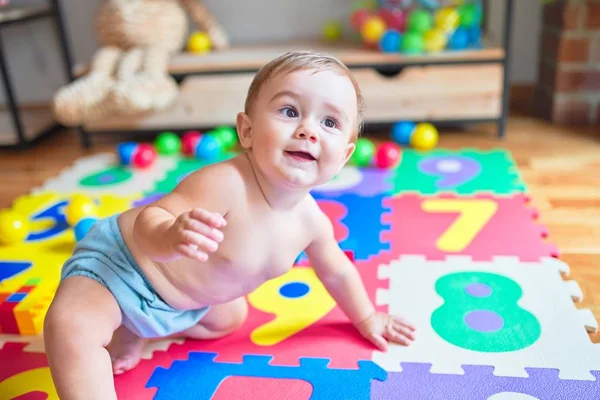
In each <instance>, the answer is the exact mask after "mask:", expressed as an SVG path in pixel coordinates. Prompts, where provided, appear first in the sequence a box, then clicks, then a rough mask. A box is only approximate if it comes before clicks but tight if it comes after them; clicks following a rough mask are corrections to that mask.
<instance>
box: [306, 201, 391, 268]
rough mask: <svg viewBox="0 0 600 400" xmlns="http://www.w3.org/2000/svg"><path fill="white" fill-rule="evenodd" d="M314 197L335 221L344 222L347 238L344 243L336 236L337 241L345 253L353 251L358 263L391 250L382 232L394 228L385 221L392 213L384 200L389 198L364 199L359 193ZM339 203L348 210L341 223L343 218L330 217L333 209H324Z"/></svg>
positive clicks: (343, 240)
mask: <svg viewBox="0 0 600 400" xmlns="http://www.w3.org/2000/svg"><path fill="white" fill-rule="evenodd" d="M314 198H315V200H317V203H318V204H319V205H320V206H321V208H322V209H323V211H324V212H325V213H326V214H327V216H328V217H329V219H330V220H331V221H332V222H334V223H337V222H338V221H341V223H342V224H343V225H344V226H345V227H346V228H347V230H348V234H347V236H346V237H344V238H343V239H341V240H339V239H338V238H337V237H336V240H338V243H339V245H340V247H341V248H342V249H343V250H351V251H352V252H353V253H354V258H355V259H356V260H367V259H369V257H372V256H374V255H377V254H379V253H381V252H383V251H387V250H389V249H390V246H389V243H386V242H384V241H382V240H381V237H382V234H381V232H382V231H385V230H388V229H389V228H390V227H389V224H388V223H387V222H385V221H382V218H381V216H382V215H383V214H386V213H388V212H389V211H390V208H389V207H387V206H386V203H385V201H384V199H385V198H386V197H385V195H377V196H372V197H361V196H358V195H355V194H343V195H340V196H333V195H330V194H325V193H315V194H314ZM335 203H337V204H341V205H343V206H344V207H345V208H346V211H345V213H344V215H343V216H342V218H341V220H340V218H339V215H330V214H329V213H328V212H329V210H328V209H325V208H324V207H323V206H324V205H326V204H335Z"/></svg>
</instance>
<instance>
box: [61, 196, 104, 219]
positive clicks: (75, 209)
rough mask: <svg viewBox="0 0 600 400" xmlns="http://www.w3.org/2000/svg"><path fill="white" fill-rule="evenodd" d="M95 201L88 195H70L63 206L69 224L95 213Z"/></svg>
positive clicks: (96, 209) (96, 210)
mask: <svg viewBox="0 0 600 400" xmlns="http://www.w3.org/2000/svg"><path fill="white" fill-rule="evenodd" d="M97 212H98V208H97V207H96V203H95V202H94V200H92V199H91V198H90V197H89V196H86V195H83V194H76V195H74V196H72V197H71V200H70V201H69V204H67V207H66V208H65V217H66V218H67V223H68V224H69V226H75V225H76V224H77V222H79V221H80V220H82V219H84V218H88V217H93V216H95V215H96V214H97Z"/></svg>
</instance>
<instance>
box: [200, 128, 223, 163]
mask: <svg viewBox="0 0 600 400" xmlns="http://www.w3.org/2000/svg"><path fill="white" fill-rule="evenodd" d="M194 154H195V156H196V158H197V159H199V160H214V159H216V158H217V157H219V154H221V143H220V142H219V140H218V139H217V138H215V137H214V136H213V135H210V134H204V135H202V138H201V139H200V141H198V144H197V145H196V150H195V153H194Z"/></svg>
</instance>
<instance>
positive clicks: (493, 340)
mask: <svg viewBox="0 0 600 400" xmlns="http://www.w3.org/2000/svg"><path fill="white" fill-rule="evenodd" d="M435 290H436V292H437V293H438V294H439V295H440V296H441V297H442V298H443V299H444V304H443V305H442V306H440V307H439V308H437V309H436V310H435V311H434V312H433V314H432V315H431V326H432V327H433V329H434V330H435V332H436V333H437V334H438V335H440V337H442V338H443V339H444V340H446V341H448V342H450V343H452V344H454V345H456V346H459V347H462V348H464V349H468V350H475V351H481V352H490V353H498V352H508V351H516V350H521V349H524V348H526V347H528V346H531V345H532V344H533V343H535V341H537V340H538V339H539V337H540V334H541V326H540V323H539V321H538V320H537V318H536V317H535V316H534V315H533V314H531V313H530V312H529V311H526V310H525V309H523V308H521V307H520V306H519V305H518V304H517V301H518V300H519V299H520V298H521V296H522V295H523V291H522V290H521V287H520V286H519V285H518V284H517V283H516V282H515V281H513V280H511V279H509V278H507V277H505V276H502V275H497V274H492V273H487V272H458V273H454V274H449V275H446V276H444V277H442V278H440V279H438V281H437V282H436V284H435Z"/></svg>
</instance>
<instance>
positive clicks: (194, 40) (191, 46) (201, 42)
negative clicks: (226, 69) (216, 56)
mask: <svg viewBox="0 0 600 400" xmlns="http://www.w3.org/2000/svg"><path fill="white" fill-rule="evenodd" d="M211 45H212V44H211V41H210V37H209V36H208V35H207V34H206V33H204V32H194V33H192V34H191V35H190V37H189V39H188V42H187V49H188V51H189V52H191V53H206V52H207V51H209V50H210V48H211Z"/></svg>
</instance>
